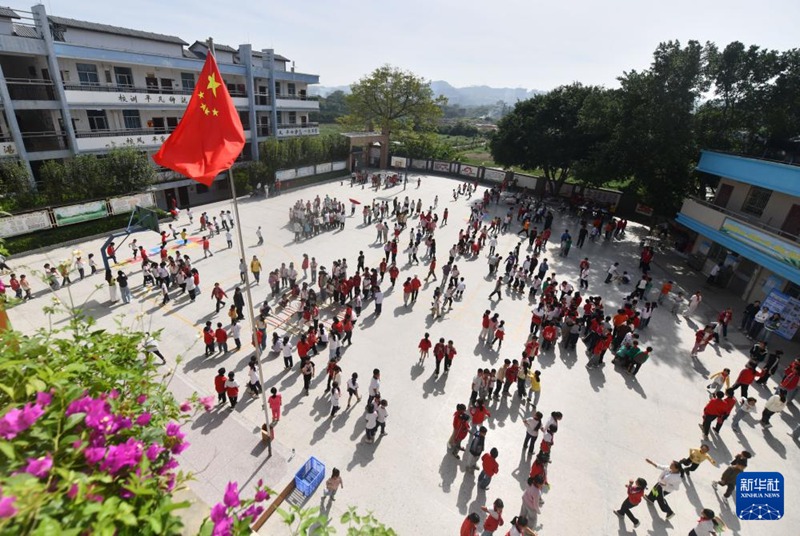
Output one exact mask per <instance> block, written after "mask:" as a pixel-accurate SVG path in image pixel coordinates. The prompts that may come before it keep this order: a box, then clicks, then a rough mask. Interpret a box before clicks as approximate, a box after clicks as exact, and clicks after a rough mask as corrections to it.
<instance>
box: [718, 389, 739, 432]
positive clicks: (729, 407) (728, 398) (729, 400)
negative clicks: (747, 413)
mask: <svg viewBox="0 0 800 536" xmlns="http://www.w3.org/2000/svg"><path fill="white" fill-rule="evenodd" d="M735 387H736V386H734V387H731V388H730V389H727V390H726V391H725V398H724V399H722V403H723V404H724V405H725V409H724V410H723V412H722V414H721V415H720V416H719V417H717V425H716V426H714V431H715V432H716V433H719V431H720V430H722V423H724V422H725V419H727V418H728V415H730V414H731V411H733V408H735V407H736V396H735V395H736V390H735Z"/></svg>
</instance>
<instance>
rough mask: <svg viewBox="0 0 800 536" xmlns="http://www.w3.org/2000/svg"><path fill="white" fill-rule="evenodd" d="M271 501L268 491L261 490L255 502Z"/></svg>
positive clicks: (257, 493)
mask: <svg viewBox="0 0 800 536" xmlns="http://www.w3.org/2000/svg"><path fill="white" fill-rule="evenodd" d="M267 499H269V493H267V492H266V490H263V489H260V490H258V491H257V492H256V496H255V501H256V502H264V501H266V500H267Z"/></svg>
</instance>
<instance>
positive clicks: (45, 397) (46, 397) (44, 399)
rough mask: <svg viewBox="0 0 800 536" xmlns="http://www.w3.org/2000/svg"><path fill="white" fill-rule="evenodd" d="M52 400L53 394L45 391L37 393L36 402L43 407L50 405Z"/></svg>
mask: <svg viewBox="0 0 800 536" xmlns="http://www.w3.org/2000/svg"><path fill="white" fill-rule="evenodd" d="M52 401H53V395H52V394H50V393H45V392H41V393H36V404H38V405H39V406H41V407H42V408H46V407H47V406H49V405H50V403H51V402H52Z"/></svg>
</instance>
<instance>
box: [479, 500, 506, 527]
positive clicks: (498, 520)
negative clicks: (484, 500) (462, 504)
mask: <svg viewBox="0 0 800 536" xmlns="http://www.w3.org/2000/svg"><path fill="white" fill-rule="evenodd" d="M504 506H505V505H504V504H503V499H495V500H494V504H493V505H492V509H491V510H489V509H488V508H486V507H485V506H481V510H483V511H484V512H486V513H487V514H489V515H487V516H486V519H485V520H484V522H483V534H484V535H485V534H486V533H489V534H494V531H496V530H497V529H498V528H499V527H501V526H502V525H503V507H504Z"/></svg>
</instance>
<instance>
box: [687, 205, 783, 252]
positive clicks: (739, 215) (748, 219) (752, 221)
mask: <svg viewBox="0 0 800 536" xmlns="http://www.w3.org/2000/svg"><path fill="white" fill-rule="evenodd" d="M690 199H691V200H692V201H694V202H696V203H698V204H700V205H703V206H704V207H706V208H710V209H712V210H716V211H717V212H721V213H722V214H725V215H726V216H730V217H732V218H735V219H737V220H739V221H743V222H745V223H747V224H748V225H750V226H752V227H757V228H759V229H763V230H764V231H767V232H768V233H771V234H774V235H777V236H780V237H781V238H785V239H787V240H792V241H794V242H797V241H798V238H799V237H798V235H794V234H791V233H787V232H786V231H784V230H782V229H778V228H777V227H772V226H771V225H767V224H766V223H764V222H762V221H761V220H759V219H758V218H754V217H753V216H751V215H749V214H745V213H744V212H736V211H734V210H730V209H727V208H724V207H721V206H719V205H715V204H714V203H712V202H710V201H706V200H705V199H700V198H698V197H691V198H690Z"/></svg>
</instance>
